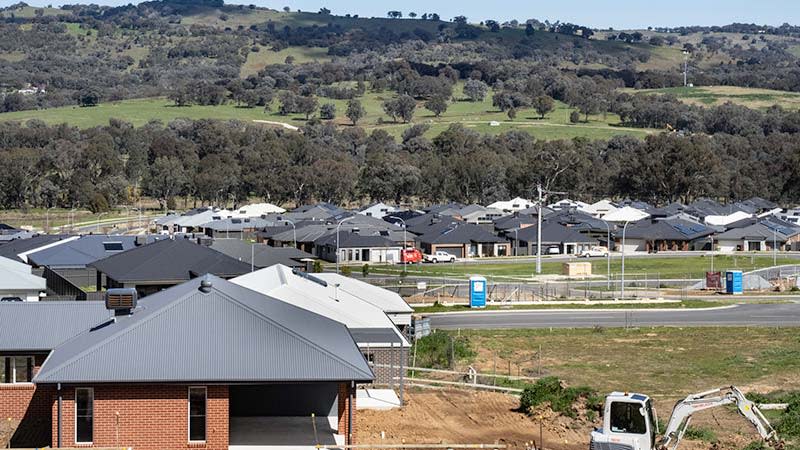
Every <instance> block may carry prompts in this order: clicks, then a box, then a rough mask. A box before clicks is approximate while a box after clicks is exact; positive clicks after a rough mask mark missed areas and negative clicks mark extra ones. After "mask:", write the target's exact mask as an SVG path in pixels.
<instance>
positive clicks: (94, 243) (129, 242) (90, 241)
mask: <svg viewBox="0 0 800 450" xmlns="http://www.w3.org/2000/svg"><path fill="white" fill-rule="evenodd" d="M143 237H144V236H143ZM136 239H137V236H108V235H98V234H92V235H86V236H81V237H80V238H79V239H75V240H74V241H70V242H67V243H64V244H61V245H57V246H55V247H50V248H46V249H44V250H41V251H38V252H35V253H31V254H29V255H28V261H29V262H30V263H32V264H33V265H36V266H41V267H43V266H47V267H50V268H83V267H86V266H87V265H89V264H91V263H93V262H95V261H99V260H101V259H103V258H107V257H109V256H112V255H116V254H118V253H121V252H124V251H126V250H130V249H132V248H134V247H136ZM144 239H145V240H146V241H147V242H153V241H154V240H155V237H154V236H146V237H144Z"/></svg>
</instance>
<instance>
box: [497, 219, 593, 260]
mask: <svg viewBox="0 0 800 450" xmlns="http://www.w3.org/2000/svg"><path fill="white" fill-rule="evenodd" d="M506 236H508V238H509V239H510V240H511V243H512V245H513V247H514V250H515V253H514V254H515V255H517V256H525V255H535V254H536V251H537V248H538V245H537V244H536V243H537V242H538V228H537V227H527V228H523V229H522V230H519V231H518V232H517V233H506ZM597 243H598V241H597V239H595V238H592V237H590V236H588V235H586V234H583V233H581V232H579V231H577V230H575V229H573V228H570V227H566V226H564V225H561V224H560V223H557V222H545V223H544V224H543V225H542V254H547V253H549V252H550V249H551V248H553V249H558V253H559V254H563V255H578V254H580V253H581V252H582V251H583V250H588V249H590V248H591V247H592V246H596V245H597Z"/></svg>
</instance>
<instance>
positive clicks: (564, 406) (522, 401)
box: [519, 377, 595, 418]
mask: <svg viewBox="0 0 800 450" xmlns="http://www.w3.org/2000/svg"><path fill="white" fill-rule="evenodd" d="M593 394H594V391H593V390H592V389H591V388H588V387H585V386H581V387H568V388H565V387H564V386H563V385H562V384H561V380H559V379H558V378H557V377H544V378H542V379H540V380H537V381H536V383H535V384H533V385H529V386H527V387H525V389H524V390H523V391H522V395H521V396H520V398H519V410H520V411H521V412H524V413H526V414H530V412H531V410H532V409H533V408H535V407H537V406H539V405H542V404H544V403H550V409H552V410H553V411H554V412H557V413H559V414H562V415H565V416H567V417H571V418H575V416H576V413H575V409H574V408H573V405H574V404H575V402H576V401H578V399H579V398H581V397H583V398H587V399H588V398H589V397H590V396H592V397H594V396H593ZM591 406H592V407H594V406H595V405H591Z"/></svg>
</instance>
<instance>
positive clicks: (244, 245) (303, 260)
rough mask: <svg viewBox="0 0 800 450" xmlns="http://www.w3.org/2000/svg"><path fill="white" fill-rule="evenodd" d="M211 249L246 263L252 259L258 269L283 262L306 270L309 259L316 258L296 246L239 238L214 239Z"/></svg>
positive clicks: (294, 267)
mask: <svg viewBox="0 0 800 450" xmlns="http://www.w3.org/2000/svg"><path fill="white" fill-rule="evenodd" d="M211 249H212V250H216V251H218V252H220V253H224V254H226V255H228V256H230V257H231V258H233V259H236V260H239V261H242V262H244V263H246V264H251V261H252V265H253V267H254V268H256V269H262V268H264V267H269V266H272V265H274V264H283V265H284V266H288V267H291V268H292V269H300V270H306V269H307V265H308V263H309V261H313V260H315V259H316V258H315V257H314V255H312V254H310V253H306V252H304V251H302V250H299V249H296V248H294V247H271V246H269V245H266V244H253V243H250V242H247V241H242V240H239V239H214V241H213V242H212V243H211Z"/></svg>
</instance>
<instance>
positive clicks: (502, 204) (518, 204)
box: [486, 197, 536, 213]
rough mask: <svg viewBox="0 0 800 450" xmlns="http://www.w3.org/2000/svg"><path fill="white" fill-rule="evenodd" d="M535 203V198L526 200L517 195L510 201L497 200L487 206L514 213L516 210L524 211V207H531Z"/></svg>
mask: <svg viewBox="0 0 800 450" xmlns="http://www.w3.org/2000/svg"><path fill="white" fill-rule="evenodd" d="M535 204H536V202H534V201H533V200H526V199H524V198H522V197H515V198H512V199H511V200H508V201H497V202H494V203H491V204H489V205H486V207H487V208H492V209H499V210H500V211H503V212H506V213H512V212H514V211H522V210H523V209H526V208H531V207H533V205H535Z"/></svg>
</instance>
